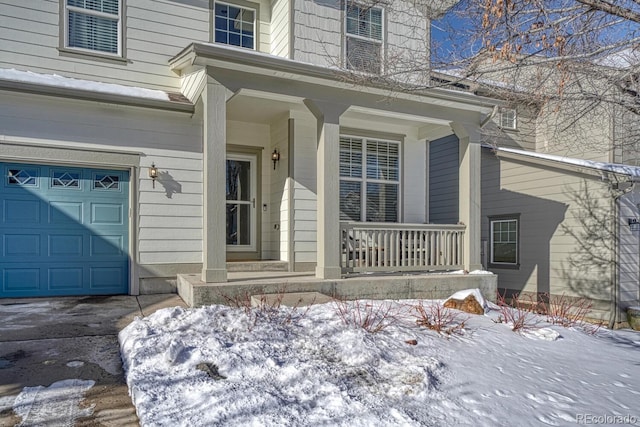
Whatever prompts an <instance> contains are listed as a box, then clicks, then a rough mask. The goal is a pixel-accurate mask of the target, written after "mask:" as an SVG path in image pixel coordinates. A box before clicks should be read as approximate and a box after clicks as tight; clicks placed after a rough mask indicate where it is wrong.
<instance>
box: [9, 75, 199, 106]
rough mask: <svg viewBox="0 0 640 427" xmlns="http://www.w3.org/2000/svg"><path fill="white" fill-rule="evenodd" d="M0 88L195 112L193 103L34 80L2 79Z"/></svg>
mask: <svg viewBox="0 0 640 427" xmlns="http://www.w3.org/2000/svg"><path fill="white" fill-rule="evenodd" d="M0 90H8V91H12V92H21V93H31V94H35V95H48V96H57V97H63V98H70V99H81V100H85V101H94V102H105V103H110V104H118V105H127V106H134V107H146V108H154V109H160V110H168V111H176V112H184V113H193V112H194V111H195V106H194V105H193V104H191V103H185V102H176V101H163V100H161V99H152V98H142V97H136V96H129V95H120V94H116V93H107V92H98V91H90V90H85V89H76V88H68V87H59V86H50V85H44V84H38V83H32V82H19V81H14V80H3V79H0Z"/></svg>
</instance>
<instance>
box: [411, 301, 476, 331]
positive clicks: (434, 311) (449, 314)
mask: <svg viewBox="0 0 640 427" xmlns="http://www.w3.org/2000/svg"><path fill="white" fill-rule="evenodd" d="M412 310H413V311H414V312H415V313H416V314H415V315H416V318H417V319H416V324H417V325H418V326H424V327H427V328H429V329H431V330H432V331H436V332H437V333H439V334H444V335H452V334H462V332H463V330H464V327H465V323H466V322H467V320H469V316H466V315H464V314H463V313H462V312H460V311H457V310H453V309H450V308H447V307H445V306H443V305H442V304H440V303H439V302H437V301H429V302H428V303H427V304H426V305H425V303H424V302H423V301H419V302H418V304H417V305H415V306H413V307H412Z"/></svg>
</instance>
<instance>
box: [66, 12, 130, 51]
mask: <svg viewBox="0 0 640 427" xmlns="http://www.w3.org/2000/svg"><path fill="white" fill-rule="evenodd" d="M122 1H123V0H64V2H65V3H64V4H65V26H66V28H65V47H68V48H74V49H82V50H88V51H93V52H98V53H104V54H109V55H118V56H121V55H122Z"/></svg>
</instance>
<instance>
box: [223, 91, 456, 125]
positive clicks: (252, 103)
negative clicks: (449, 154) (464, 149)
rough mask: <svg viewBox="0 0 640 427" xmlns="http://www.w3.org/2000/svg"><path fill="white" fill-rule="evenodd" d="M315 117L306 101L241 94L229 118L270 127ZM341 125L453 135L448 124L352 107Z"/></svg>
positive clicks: (231, 102)
mask: <svg viewBox="0 0 640 427" xmlns="http://www.w3.org/2000/svg"><path fill="white" fill-rule="evenodd" d="M292 111H293V112H296V113H303V114H311V113H310V111H309V110H308V109H307V108H306V107H305V105H304V104H303V102H302V98H294V97H287V96H279V95H277V94H272V93H266V92H258V91H252V90H244V89H243V90H241V91H239V92H238V93H237V94H236V95H235V96H233V97H232V98H231V99H230V100H229V101H228V102H227V118H228V119H229V120H237V121H243V122H251V123H260V124H270V123H272V122H273V121H274V120H276V119H278V118H281V117H283V116H285V115H288V114H290V112H292ZM340 121H341V125H343V126H346V127H359V124H361V123H364V122H367V121H369V122H371V121H372V122H375V123H383V124H385V125H390V126H399V127H405V128H407V127H416V128H418V129H419V130H422V129H427V128H428V129H431V130H433V129H439V128H442V129H445V130H446V132H448V133H451V132H452V131H451V127H450V125H449V123H448V122H446V121H443V120H436V119H432V118H429V117H420V116H415V115H410V114H401V113H392V112H389V111H384V110H374V109H370V108H361V107H357V106H352V107H350V108H349V109H348V110H347V111H346V112H345V113H344V114H343V116H342V117H341V120H340Z"/></svg>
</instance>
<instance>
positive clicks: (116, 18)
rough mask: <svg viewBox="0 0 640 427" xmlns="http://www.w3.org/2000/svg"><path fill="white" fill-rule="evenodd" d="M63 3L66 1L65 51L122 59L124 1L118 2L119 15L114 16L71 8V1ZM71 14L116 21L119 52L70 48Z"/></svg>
mask: <svg viewBox="0 0 640 427" xmlns="http://www.w3.org/2000/svg"><path fill="white" fill-rule="evenodd" d="M62 1H64V29H63V30H64V48H65V49H69V50H71V51H77V52H86V53H99V54H100V55H105V56H112V57H117V58H122V50H123V49H122V45H123V40H122V38H123V37H122V35H123V31H122V21H123V16H124V11H123V0H118V14H117V15H114V14H112V13H105V12H100V11H97V10H91V9H86V8H83V7H77V6H69V0H62ZM69 12H75V13H78V14H83V15H90V16H95V17H98V18H104V19H110V20H113V21H116V22H117V24H118V25H117V31H118V46H117V48H118V51H117V52H116V53H112V52H105V51H103V50H98V49H85V48H81V47H75V46H69Z"/></svg>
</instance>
